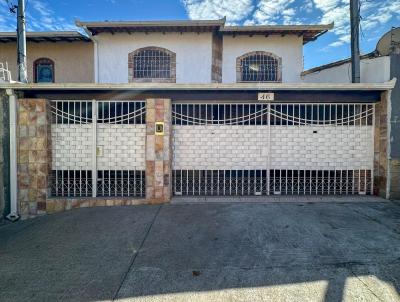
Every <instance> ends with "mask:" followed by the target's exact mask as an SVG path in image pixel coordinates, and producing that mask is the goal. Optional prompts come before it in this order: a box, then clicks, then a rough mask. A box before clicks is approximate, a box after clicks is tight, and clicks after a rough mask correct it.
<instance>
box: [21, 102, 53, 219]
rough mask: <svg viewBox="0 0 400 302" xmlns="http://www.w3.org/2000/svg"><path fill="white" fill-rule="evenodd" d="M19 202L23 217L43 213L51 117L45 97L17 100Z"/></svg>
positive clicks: (47, 175) (45, 197) (48, 163)
mask: <svg viewBox="0 0 400 302" xmlns="http://www.w3.org/2000/svg"><path fill="white" fill-rule="evenodd" d="M17 113H18V121H17V144H18V158H17V162H18V204H19V207H20V209H19V211H20V214H21V216H22V218H26V217H29V216H35V215H37V214H44V213H46V199H47V196H48V193H49V192H48V191H49V188H48V184H49V177H50V172H51V135H50V131H51V120H50V109H49V103H48V101H47V100H45V99H19V100H18V109H17Z"/></svg>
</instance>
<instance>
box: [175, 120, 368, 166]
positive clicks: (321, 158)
mask: <svg viewBox="0 0 400 302" xmlns="http://www.w3.org/2000/svg"><path fill="white" fill-rule="evenodd" d="M314 132H317V133H314ZM270 133H271V134H270V135H271V140H270V146H268V142H269V137H268V136H269V132H268V126H240V125H238V126H229V125H198V126H180V125H174V126H173V168H174V169H177V170H210V169H215V170H216V169H220V170H231V169H239V170H241V169H266V168H267V167H268V154H269V152H270V159H269V161H270V168H271V169H319V170H323V169H327V170H328V169H335V168H336V169H372V162H373V152H374V150H373V128H372V126H362V127H359V126H356V127H348V126H344V127H335V126H324V127H321V126H319V127H315V126H302V127H295V126H294V127H291V126H289V127H287V126H271V132H270Z"/></svg>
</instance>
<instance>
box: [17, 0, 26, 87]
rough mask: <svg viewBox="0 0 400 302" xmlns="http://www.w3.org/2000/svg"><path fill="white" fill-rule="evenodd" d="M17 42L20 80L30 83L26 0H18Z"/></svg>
mask: <svg viewBox="0 0 400 302" xmlns="http://www.w3.org/2000/svg"><path fill="white" fill-rule="evenodd" d="M17 43H18V46H17V51H18V53H17V64H18V81H19V82H22V83H28V75H27V71H26V31H25V0H18V7H17Z"/></svg>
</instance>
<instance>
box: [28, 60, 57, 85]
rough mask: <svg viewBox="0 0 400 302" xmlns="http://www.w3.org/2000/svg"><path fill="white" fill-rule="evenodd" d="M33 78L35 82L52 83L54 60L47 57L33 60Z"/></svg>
mask: <svg viewBox="0 0 400 302" xmlns="http://www.w3.org/2000/svg"><path fill="white" fill-rule="evenodd" d="M33 78H34V82H35V83H54V61H53V60H51V59H49V58H40V59H37V60H35V61H34V62H33Z"/></svg>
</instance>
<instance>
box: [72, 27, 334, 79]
mask: <svg viewBox="0 0 400 302" xmlns="http://www.w3.org/2000/svg"><path fill="white" fill-rule="evenodd" d="M77 25H78V26H81V27H83V28H84V29H85V31H86V32H87V33H88V35H89V36H90V37H91V38H92V40H93V41H94V43H95V68H96V71H95V74H96V82H98V83H128V82H163V83H205V84H206V83H221V82H222V83H237V82H283V83H285V82H286V83H293V82H300V80H301V79H300V74H301V72H302V71H303V45H304V44H306V43H308V42H310V41H313V40H315V39H316V38H317V37H318V36H320V35H321V34H323V33H325V32H326V31H328V30H329V29H331V28H332V26H333V25H332V24H329V25H285V26H275V25H272V26H239V27H236V26H225V20H217V21H156V22H153V21H144V22H129V21H126V22H108V21H107V22H80V21H78V22H77Z"/></svg>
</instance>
